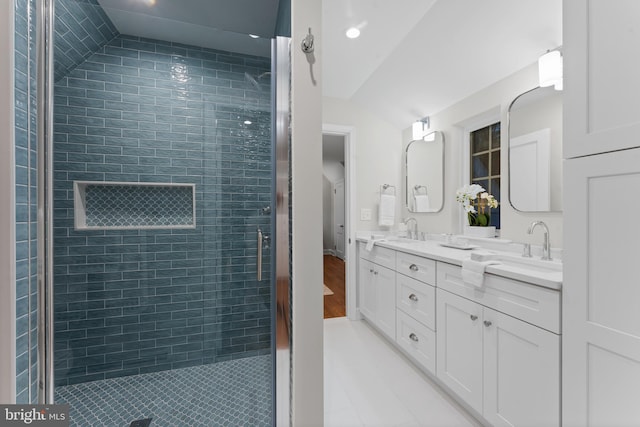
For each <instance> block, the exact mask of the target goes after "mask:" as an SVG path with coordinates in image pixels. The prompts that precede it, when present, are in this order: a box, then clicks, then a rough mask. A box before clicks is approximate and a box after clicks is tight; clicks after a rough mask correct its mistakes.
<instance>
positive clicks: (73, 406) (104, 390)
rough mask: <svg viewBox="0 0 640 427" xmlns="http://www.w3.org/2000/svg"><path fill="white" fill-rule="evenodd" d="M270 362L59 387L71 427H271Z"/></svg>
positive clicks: (241, 361)
mask: <svg viewBox="0 0 640 427" xmlns="http://www.w3.org/2000/svg"><path fill="white" fill-rule="evenodd" d="M271 360H272V359H271V356H257V357H248V358H245V359H238V360H232V361H229V362H220V363H215V364H211V365H204V366H194V367H191V368H183V369H175V370H171V371H161V372H154V373H151V374H142V375H132V376H128V377H119V378H112V379H108V380H101V381H92V382H87V383H81V384H75V385H70V386H64V387H56V391H55V393H56V403H68V404H69V405H70V412H71V414H70V418H71V427H89V426H91V427H99V426H105V427H120V426H122V427H129V425H130V424H131V422H132V421H134V420H139V419H145V418H151V419H152V420H151V426H152V427H186V426H188V427H196V426H199V427H211V426H234V427H235V426H251V427H254V426H265V427H267V426H270V425H271V417H272V406H271V396H272V379H271V373H272V363H271Z"/></svg>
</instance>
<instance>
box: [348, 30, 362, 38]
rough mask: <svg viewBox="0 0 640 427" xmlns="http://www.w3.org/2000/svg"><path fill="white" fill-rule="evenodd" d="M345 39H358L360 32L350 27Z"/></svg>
mask: <svg viewBox="0 0 640 427" xmlns="http://www.w3.org/2000/svg"><path fill="white" fill-rule="evenodd" d="M346 34H347V37H349V38H350V39H355V38H358V37H360V30H359V29H357V28H356V27H351V28H349V29H348V30H347V33H346Z"/></svg>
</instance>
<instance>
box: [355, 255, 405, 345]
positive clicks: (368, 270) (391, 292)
mask: <svg viewBox="0 0 640 427" xmlns="http://www.w3.org/2000/svg"><path fill="white" fill-rule="evenodd" d="M395 256H396V254H395V251H394V250H391V249H386V248H381V247H374V248H373V249H372V250H371V251H367V250H366V249H365V246H364V245H363V244H360V247H359V259H358V294H359V307H360V313H361V314H362V315H363V316H364V317H366V318H367V320H369V321H370V322H371V323H373V324H374V325H375V326H377V327H378V328H379V329H380V330H381V331H382V332H384V333H385V334H386V335H387V336H389V338H391V339H393V340H395V336H396V306H395V301H396V272H395V270H394V268H395Z"/></svg>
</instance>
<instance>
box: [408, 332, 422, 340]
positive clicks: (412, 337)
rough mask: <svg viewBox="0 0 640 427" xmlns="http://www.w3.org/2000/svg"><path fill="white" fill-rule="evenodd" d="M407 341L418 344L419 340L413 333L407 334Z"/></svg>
mask: <svg viewBox="0 0 640 427" xmlns="http://www.w3.org/2000/svg"><path fill="white" fill-rule="evenodd" d="M409 339H410V340H411V341H414V342H418V341H420V340H419V339H418V336H417V335H416V334H414V333H411V334H409Z"/></svg>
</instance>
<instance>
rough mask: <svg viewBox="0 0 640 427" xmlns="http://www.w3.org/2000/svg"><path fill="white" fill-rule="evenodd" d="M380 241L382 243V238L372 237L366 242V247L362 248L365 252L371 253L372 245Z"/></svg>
mask: <svg viewBox="0 0 640 427" xmlns="http://www.w3.org/2000/svg"><path fill="white" fill-rule="evenodd" d="M382 241H384V238H379V239H376V238H374V237H371V238H370V239H369V240H367V246H365V247H364V248H365V249H366V250H367V251H369V252H371V250H372V249H373V245H375V244H376V243H378V242H382Z"/></svg>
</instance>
